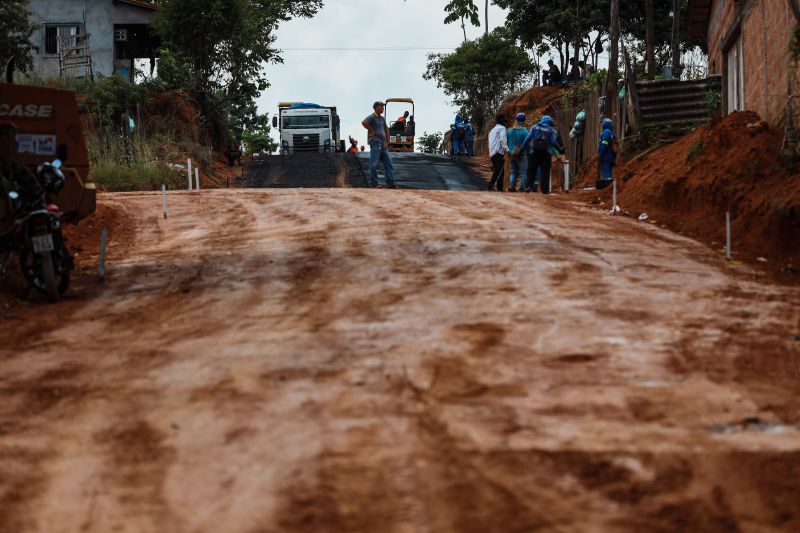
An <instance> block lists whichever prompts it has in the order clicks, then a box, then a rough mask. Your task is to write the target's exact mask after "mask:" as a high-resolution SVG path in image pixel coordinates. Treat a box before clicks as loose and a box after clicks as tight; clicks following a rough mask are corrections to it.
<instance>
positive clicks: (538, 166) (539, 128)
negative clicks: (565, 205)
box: [522, 115, 566, 194]
mask: <svg viewBox="0 0 800 533" xmlns="http://www.w3.org/2000/svg"><path fill="white" fill-rule="evenodd" d="M526 148H528V149H529V150H530V151H529V153H528V183H530V184H531V192H536V184H535V179H536V174H537V172H538V171H539V170H541V186H542V194H550V167H551V164H552V161H551V159H550V157H551V154H550V149H551V148H552V149H554V150H555V151H556V152H558V153H559V154H561V155H564V154H565V153H566V150H564V147H563V146H561V143H559V142H558V132H557V131H556V129H555V128H554V127H553V117H551V116H550V115H545V116H543V117H542V118H541V120H539V123H538V124H536V125H535V126H534V127H532V128H531V131H530V133H529V134H528V136H527V137H526V138H525V142H524V143H523V145H522V149H523V150H524V149H526Z"/></svg>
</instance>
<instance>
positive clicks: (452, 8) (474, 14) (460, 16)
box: [444, 0, 481, 43]
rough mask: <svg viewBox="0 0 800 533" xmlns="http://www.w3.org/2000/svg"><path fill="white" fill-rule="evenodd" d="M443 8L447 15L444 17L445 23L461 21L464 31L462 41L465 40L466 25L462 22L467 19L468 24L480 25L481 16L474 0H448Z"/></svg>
mask: <svg viewBox="0 0 800 533" xmlns="http://www.w3.org/2000/svg"><path fill="white" fill-rule="evenodd" d="M444 10H445V12H446V13H448V15H447V16H446V17H445V18H444V23H445V24H452V23H453V22H456V21H458V20H460V21H461V29H462V30H463V31H464V42H465V43H466V42H467V25H466V23H465V22H464V21H465V20H469V22H470V24H472V25H473V26H476V27H480V25H481V18H480V15H479V14H478V6H476V5H475V1H474V0H450V3H449V4H447V5H446V6H444Z"/></svg>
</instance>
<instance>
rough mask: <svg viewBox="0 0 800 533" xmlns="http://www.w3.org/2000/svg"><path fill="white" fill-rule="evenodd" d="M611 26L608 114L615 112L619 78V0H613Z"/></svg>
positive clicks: (607, 92) (607, 80)
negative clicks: (614, 106) (614, 105)
mask: <svg viewBox="0 0 800 533" xmlns="http://www.w3.org/2000/svg"><path fill="white" fill-rule="evenodd" d="M610 17H611V27H610V29H609V32H608V33H609V41H610V44H611V47H610V48H611V49H610V57H609V59H608V78H607V79H606V83H607V85H606V115H608V116H611V115H612V114H613V107H612V105H613V103H614V102H615V101H616V98H617V79H618V78H619V0H611V11H610Z"/></svg>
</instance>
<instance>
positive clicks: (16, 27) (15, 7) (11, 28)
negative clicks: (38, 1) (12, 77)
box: [0, 0, 37, 73]
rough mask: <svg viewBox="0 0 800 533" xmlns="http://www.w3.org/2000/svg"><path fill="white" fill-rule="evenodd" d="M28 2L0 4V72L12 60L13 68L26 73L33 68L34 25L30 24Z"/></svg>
mask: <svg viewBox="0 0 800 533" xmlns="http://www.w3.org/2000/svg"><path fill="white" fill-rule="evenodd" d="M27 6H28V0H2V2H0V70H2V71H3V73H5V67H6V64H7V63H8V62H9V61H10V60H11V58H12V57H13V58H14V63H15V68H17V69H18V70H20V71H22V72H27V71H29V70H30V69H31V68H33V58H32V52H33V51H34V50H37V48H36V47H35V46H34V45H33V43H31V35H33V32H34V30H35V29H36V27H37V26H36V24H34V23H33V22H31V12H30V11H29V10H28V7H27Z"/></svg>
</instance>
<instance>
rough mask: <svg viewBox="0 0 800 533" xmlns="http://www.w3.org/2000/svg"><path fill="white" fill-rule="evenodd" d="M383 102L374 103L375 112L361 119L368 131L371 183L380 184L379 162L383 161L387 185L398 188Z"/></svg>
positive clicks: (371, 185)
mask: <svg viewBox="0 0 800 533" xmlns="http://www.w3.org/2000/svg"><path fill="white" fill-rule="evenodd" d="M383 107H384V106H383V102H375V103H374V104H372V110H373V113H372V114H371V115H369V116H368V117H367V118H365V119H364V120H362V121H361V125H362V126H364V127H365V128H366V129H367V131H368V132H369V133H368V136H367V141H368V144H369V185H370V187H377V186H378V163H383V168H384V169H385V171H386V186H387V187H388V188H390V189H396V188H397V186H396V185H395V183H394V169H393V168H392V158H391V156H390V155H389V126H388V125H387V124H386V118H384V116H383Z"/></svg>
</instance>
